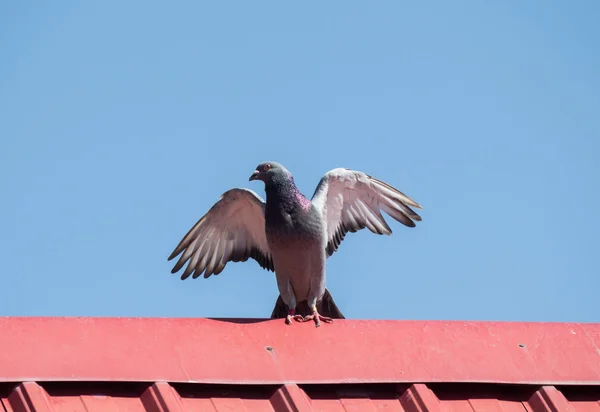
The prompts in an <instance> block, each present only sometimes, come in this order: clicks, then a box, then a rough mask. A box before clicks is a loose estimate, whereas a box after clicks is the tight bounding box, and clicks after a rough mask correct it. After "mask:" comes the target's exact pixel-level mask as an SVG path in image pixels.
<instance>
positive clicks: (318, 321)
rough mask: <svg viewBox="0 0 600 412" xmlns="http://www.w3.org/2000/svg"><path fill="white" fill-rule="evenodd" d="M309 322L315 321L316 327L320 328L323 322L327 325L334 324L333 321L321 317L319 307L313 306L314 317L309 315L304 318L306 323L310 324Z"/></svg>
mask: <svg viewBox="0 0 600 412" xmlns="http://www.w3.org/2000/svg"><path fill="white" fill-rule="evenodd" d="M309 320H314V321H315V327H317V328H318V327H319V326H321V321H323V322H325V323H333V319H331V318H328V317H327V316H321V315H319V312H318V311H317V307H316V306H313V307H312V315H308V316H306V317H305V318H304V321H305V322H308V321H309Z"/></svg>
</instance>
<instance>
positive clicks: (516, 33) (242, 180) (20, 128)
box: [0, 0, 600, 322]
mask: <svg viewBox="0 0 600 412" xmlns="http://www.w3.org/2000/svg"><path fill="white" fill-rule="evenodd" d="M598 18H600V3H598V2H596V1H592V0H590V1H581V2H576V3H573V2H570V3H569V2H557V1H547V2H541V1H537V2H535V1H530V2H522V1H516V0H512V1H504V2H482V1H459V2H445V1H444V2H442V1H440V2H434V3H425V2H413V3H410V4H409V3H408V2H392V1H384V2H378V3H376V4H375V3H367V2H358V1H344V2H341V1H332V2H323V3H318V4H317V3H313V4H300V3H294V2H195V1H188V2H177V3H171V4H167V3H164V2H152V1H143V2H142V1H129V2H117V1H104V2H76V1H64V2H53V3H52V4H50V3H43V2H38V3H33V2H5V3H3V4H2V5H1V6H0V53H1V61H2V64H0V91H1V92H0V113H1V114H0V117H1V119H2V120H1V121H0V136H1V137H0V176H2V177H1V179H2V180H1V186H2V193H3V200H2V202H1V204H0V233H1V235H0V253H1V255H0V257H1V259H0V265H1V267H0V269H1V279H2V281H1V284H2V297H1V299H0V315H45V316H63V315H65V316H160V317H174V316H176V317H204V316H222V317H267V316H269V315H270V313H271V310H272V308H273V305H274V303H275V299H276V297H277V295H278V292H277V287H276V284H275V280H274V276H273V274H272V273H271V272H266V271H263V270H262V269H260V267H259V266H258V264H256V263H255V262H254V261H248V262H246V263H235V264H234V263H230V264H229V265H228V266H227V267H226V269H225V271H224V272H223V273H221V274H220V275H219V276H216V277H215V276H213V277H211V278H210V279H208V280H206V279H202V278H200V279H197V280H191V279H188V280H186V281H181V280H180V279H179V276H178V275H171V274H170V269H171V267H172V264H171V263H170V262H167V260H166V258H167V256H168V255H169V254H170V253H171V251H172V250H173V248H174V247H175V246H176V245H177V243H178V242H179V240H180V239H181V237H182V236H183V235H184V234H185V233H186V232H187V230H188V229H189V228H190V227H191V225H193V224H194V223H195V222H196V220H197V219H198V218H199V217H200V216H202V215H203V214H204V213H205V212H206V211H207V210H208V209H209V208H210V206H211V205H212V204H213V203H214V202H215V201H216V200H217V199H218V198H219V196H220V195H221V194H222V193H223V192H224V191H226V190H228V189H229V188H232V187H237V186H241V187H249V188H251V189H253V190H255V191H257V192H258V193H259V194H260V195H261V196H264V190H263V187H262V184H260V183H259V182H248V176H249V175H250V173H251V172H252V171H253V170H254V168H255V166H256V165H257V164H258V163H260V162H261V161H263V160H276V161H279V162H281V163H283V164H284V165H285V166H286V167H287V168H288V169H290V171H291V172H292V173H293V174H294V176H295V179H296V182H297V183H298V185H299V187H300V188H301V190H302V191H303V192H304V193H305V194H307V195H312V192H313V190H314V188H315V186H316V184H317V182H318V180H319V178H320V177H321V175H322V174H324V173H325V172H327V171H328V170H330V169H333V168H335V167H349V168H353V169H357V170H362V171H364V172H367V173H369V174H372V175H374V176H376V177H378V178H380V179H382V180H385V181H387V182H388V183H390V184H392V185H394V186H396V187H398V188H399V189H400V190H402V191H404V192H405V193H407V194H408V195H409V196H411V197H413V198H414V199H415V200H417V201H418V202H419V203H421V204H422V205H423V207H424V209H423V211H422V216H423V222H422V224H420V225H418V226H417V227H416V228H414V229H408V228H405V227H403V226H402V225H400V224H398V223H397V222H395V221H393V220H392V219H391V218H388V219H387V220H388V223H390V225H391V227H392V229H393V230H394V234H393V236H391V237H387V236H376V235H373V234H371V233H369V232H368V231H362V232H361V233H358V234H350V235H349V236H348V237H347V238H346V240H345V241H344V242H343V244H342V246H341V248H340V250H339V251H338V252H337V253H336V254H335V255H334V256H333V257H332V258H331V259H329V261H328V288H329V289H330V290H331V292H332V294H333V296H334V298H335V300H336V302H337V304H338V306H339V307H340V309H341V310H342V311H343V312H344V314H345V315H346V316H347V317H348V318H354V319H357V318H360V319H465V320H467V319H468V320H508V321H584V322H587V321H600V298H599V293H600V276H599V273H600V271H599V264H598V255H597V254H596V253H598V244H599V241H600V239H599V235H598V233H599V231H600V218H599V210H600V191H599V190H598V189H599V185H598V180H599V178H600V173H599V172H600V166H599V165H598V161H597V157H598V154H599V153H600V140H599V135H600V115H599V113H600V76H599V75H598V73H600V54H599V53H598V42H599V40H600V27H599V26H598V24H597V22H598Z"/></svg>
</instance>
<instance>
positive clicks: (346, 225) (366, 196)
mask: <svg viewBox="0 0 600 412" xmlns="http://www.w3.org/2000/svg"><path fill="white" fill-rule="evenodd" d="M312 203H313V205H314V206H315V207H316V208H317V210H319V211H320V212H321V216H322V217H323V220H324V222H325V224H326V230H327V256H331V255H332V254H333V253H334V252H335V251H336V250H337V249H338V247H339V245H340V243H342V240H344V237H345V236H346V233H348V232H356V231H358V230H361V229H364V228H365V227H366V228H368V229H369V230H370V231H371V232H373V233H377V234H379V235H391V234H392V229H390V227H389V226H388V224H387V222H386V221H385V219H384V218H383V216H382V215H381V211H382V210H383V211H384V212H386V213H387V214H388V215H390V216H391V217H393V218H394V219H396V220H397V221H398V222H400V223H402V224H403V225H405V226H408V227H414V226H415V222H414V221H421V217H420V216H419V215H418V214H417V213H415V211H414V210H412V209H411V208H410V206H413V207H415V208H419V209H421V206H420V205H419V204H418V203H417V202H415V201H414V200H412V199H411V198H409V197H408V196H406V195H405V194H404V193H402V192H400V191H399V190H397V189H395V188H393V187H392V186H390V185H388V184H387V183H385V182H382V181H381V180H377V179H375V178H373V177H371V176H369V175H367V174H365V173H363V172H358V171H356V170H350V169H333V170H331V171H329V172H327V173H326V174H325V175H324V176H323V177H322V178H321V181H320V182H319V184H318V186H317V188H316V190H315V193H314V195H313V197H312Z"/></svg>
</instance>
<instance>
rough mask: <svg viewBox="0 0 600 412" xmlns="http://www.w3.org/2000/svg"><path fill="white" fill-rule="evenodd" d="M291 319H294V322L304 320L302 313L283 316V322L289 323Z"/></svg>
mask: <svg viewBox="0 0 600 412" xmlns="http://www.w3.org/2000/svg"><path fill="white" fill-rule="evenodd" d="M292 320H295V321H296V322H302V321H303V320H304V318H303V317H302V315H287V316H286V317H285V324H286V325H291V324H292Z"/></svg>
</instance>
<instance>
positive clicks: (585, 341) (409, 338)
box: [0, 318, 600, 412]
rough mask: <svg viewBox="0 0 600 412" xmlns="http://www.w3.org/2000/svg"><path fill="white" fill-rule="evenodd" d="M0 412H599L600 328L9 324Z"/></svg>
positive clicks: (4, 321) (4, 328)
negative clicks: (317, 327)
mask: <svg viewBox="0 0 600 412" xmlns="http://www.w3.org/2000/svg"><path fill="white" fill-rule="evenodd" d="M0 337H1V339H0V405H1V406H0V411H7V412H21V411H56V412H62V411H70V412H73V411H75V412H77V411H87V412H90V411H91V412H94V411H99V412H104V411H108V412H111V411H115V412H118V411H131V412H136V411H214V412H222V411H246V412H254V411H264V412H266V411H275V412H279V411H287V412H303V411H323V412H329V411H334V412H335V411H340V412H349V411H366V412H369V411H378V412H379V411H388V412H394V411H406V412H413V411H414V412H423V411H445V412H462V411H469V412H479V411H481V412H483V411H485V412H490V411H492V412H493V411H498V412H507V411H508V412H511V411H514V412H517V411H528V412H536V411H559V412H561V411H566V412H578V411H584V412H592V411H593V412H600V351H599V350H598V347H599V339H600V325H599V324H557V323H547V324H542V323H506V322H501V323H493V322H395V321H348V320H344V321H337V320H336V322H335V323H334V324H332V325H326V326H324V327H322V328H319V329H316V328H314V326H313V325H312V324H305V325H304V324H295V325H293V326H286V325H284V324H283V322H280V321H262V320H261V321H257V320H210V319H114V318H112V319H111V318H102V319H98V318H70V319H69V318H0Z"/></svg>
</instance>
